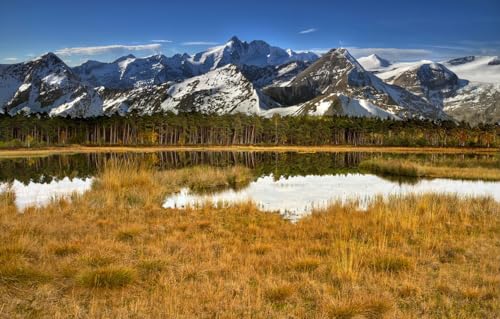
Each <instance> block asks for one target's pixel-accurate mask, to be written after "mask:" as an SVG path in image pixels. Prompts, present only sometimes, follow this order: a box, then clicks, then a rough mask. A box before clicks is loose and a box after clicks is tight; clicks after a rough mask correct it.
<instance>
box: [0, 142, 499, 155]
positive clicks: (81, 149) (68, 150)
mask: <svg viewBox="0 0 500 319" xmlns="http://www.w3.org/2000/svg"><path fill="white" fill-rule="evenodd" d="M161 151H214V152H215V151H227V152H231V151H238V152H305V153H317V152H377V153H405V154H424V153H442V154H462V153H463V154H495V153H498V152H499V149H496V148H451V147H450V148H438V147H371V146H206V147H204V146H166V147H156V146H151V147H143V146H137V147H133V146H80V145H73V146H67V147H49V148H33V149H30V148H23V149H0V158H8V157H26V156H49V155H54V154H77V153H109V152H116V153H125V152H136V153H151V152H161Z"/></svg>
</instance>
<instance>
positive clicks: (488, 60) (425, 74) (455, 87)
mask: <svg viewBox="0 0 500 319" xmlns="http://www.w3.org/2000/svg"><path fill="white" fill-rule="evenodd" d="M495 61H496V59H495V57H478V56H467V57H462V58H457V59H453V60H449V61H447V62H444V63H434V62H432V61H425V60H424V61H418V62H407V63H397V64H393V65H391V66H389V67H387V68H384V69H379V70H377V71H376V75H377V76H378V77H380V78H381V79H383V80H384V81H386V82H387V83H390V84H394V85H397V86H400V87H403V88H405V89H407V90H408V91H411V92H413V93H414V94H416V95H419V96H421V97H423V98H425V99H426V100H427V101H428V102H430V103H432V104H433V105H434V106H436V107H439V108H442V109H443V111H444V112H446V113H447V114H448V115H450V116H451V117H452V118H454V119H457V120H460V121H462V120H464V121H467V122H469V123H471V124H478V123H483V122H485V123H496V122H499V121H500V105H499V102H498V101H499V97H500V66H499V65H496V63H495Z"/></svg>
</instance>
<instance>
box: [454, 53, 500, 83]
mask: <svg viewBox="0 0 500 319" xmlns="http://www.w3.org/2000/svg"><path fill="white" fill-rule="evenodd" d="M444 65H446V66H447V67H448V68H449V69H450V70H451V71H453V72H455V73H456V74H457V75H458V76H459V77H460V78H461V79H466V80H469V81H472V82H479V83H499V84H500V62H499V58H498V57H495V56H468V57H463V58H459V59H453V60H450V61H447V62H445V63H444Z"/></svg>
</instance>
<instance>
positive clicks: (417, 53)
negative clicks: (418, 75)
mask: <svg viewBox="0 0 500 319" xmlns="http://www.w3.org/2000/svg"><path fill="white" fill-rule="evenodd" d="M346 49H347V50H349V52H350V53H351V54H352V55H353V56H354V57H356V58H360V57H364V56H368V55H371V54H376V55H379V56H380V57H382V58H384V59H388V60H390V61H411V60H421V59H425V58H430V57H432V55H433V52H432V51H431V50H425V49H401V48H358V47H348V48H346Z"/></svg>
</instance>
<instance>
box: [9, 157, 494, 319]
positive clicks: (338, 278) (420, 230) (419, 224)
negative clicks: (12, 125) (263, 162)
mask: <svg viewBox="0 0 500 319" xmlns="http://www.w3.org/2000/svg"><path fill="white" fill-rule="evenodd" d="M207 176H208V177H207ZM252 178H253V177H252V174H251V172H250V171H249V170H247V169H244V168H239V167H237V168H221V169H216V168H208V167H200V168H194V169H182V170H174V171H165V172H156V171H154V170H152V169H151V168H149V167H144V166H140V165H136V164H134V163H125V162H121V163H109V165H108V166H107V168H106V169H105V170H104V171H102V172H101V173H100V176H98V179H97V181H96V183H95V184H94V185H93V188H92V190H90V191H89V192H87V193H85V194H83V195H80V196H75V197H73V198H72V200H71V203H68V202H65V201H54V202H52V203H50V204H49V205H48V206H46V207H41V208H33V209H29V210H26V211H25V212H24V213H23V214H19V213H18V212H17V211H16V208H15V205H14V204H13V201H14V197H13V194H7V195H1V196H0V317H1V316H5V317H9V318H11V317H21V318H25V317H28V318H29V317H35V318H36V317H48V318H52V317H59V318H64V317H71V318H75V317H76V318H104V317H116V318H193V317H204V318H206V317H210V318H211V317H215V318H420V317H422V316H423V317H427V318H443V317H447V318H495V316H497V314H498V313H500V288H499V287H500V272H499V268H498V265H499V264H500V260H499V255H498V254H497V253H496V252H497V251H498V248H499V247H500V204H498V203H496V202H495V201H493V200H492V199H490V198H477V199H472V198H469V199H460V198H458V197H456V196H443V195H425V196H405V197H393V198H390V199H389V200H388V201H386V200H382V199H378V200H375V201H374V202H373V203H372V204H371V205H370V206H369V207H368V209H367V210H366V211H358V210H357V206H356V205H355V204H354V203H353V204H347V205H345V206H341V205H339V204H335V205H332V206H331V207H329V208H328V209H325V210H321V211H315V212H314V213H313V214H312V215H311V216H309V217H306V218H304V219H303V220H301V221H299V222H298V223H296V224H292V223H290V222H288V221H286V220H283V219H282V218H281V217H280V216H279V215H278V214H272V213H263V212H260V211H259V210H258V209H257V208H256V207H255V206H253V205H252V204H251V203H244V204H240V205H235V206H232V207H224V208H214V207H211V206H210V205H207V206H203V207H201V208H200V209H186V210H175V209H169V210H167V209H163V208H161V204H162V200H163V198H164V196H165V195H167V194H169V193H171V192H175V191H178V190H179V188H180V187H183V186H186V185H189V186H190V187H193V188H197V189H199V190H206V189H207V188H214V187H215V188H218V187H229V186H234V185H235V184H239V183H242V184H244V183H248V182H249V181H250V180H251V179H252Z"/></svg>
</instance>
